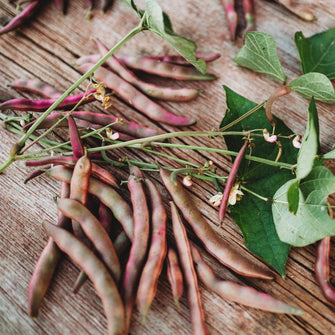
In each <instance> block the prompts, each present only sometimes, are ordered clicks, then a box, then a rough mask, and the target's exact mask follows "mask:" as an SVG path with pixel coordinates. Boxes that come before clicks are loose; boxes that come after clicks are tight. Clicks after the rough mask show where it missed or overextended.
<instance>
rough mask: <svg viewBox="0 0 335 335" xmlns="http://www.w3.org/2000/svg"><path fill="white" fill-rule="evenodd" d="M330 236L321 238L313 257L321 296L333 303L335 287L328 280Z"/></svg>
mask: <svg viewBox="0 0 335 335" xmlns="http://www.w3.org/2000/svg"><path fill="white" fill-rule="evenodd" d="M330 247H331V236H327V237H325V238H323V239H322V240H321V241H320V242H319V244H318V247H317V252H316V259H315V276H316V280H317V281H318V283H319V285H320V288H321V291H322V294H323V296H324V297H325V298H326V299H327V300H328V301H329V302H331V303H332V304H335V288H334V287H333V285H332V284H331V283H330V281H329V273H330V265H329V256H330Z"/></svg>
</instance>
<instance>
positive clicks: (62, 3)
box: [55, 0, 66, 14]
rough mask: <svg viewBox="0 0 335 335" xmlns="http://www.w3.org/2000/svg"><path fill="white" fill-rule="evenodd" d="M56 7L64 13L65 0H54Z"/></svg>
mask: <svg viewBox="0 0 335 335" xmlns="http://www.w3.org/2000/svg"><path fill="white" fill-rule="evenodd" d="M55 3H56V7H57V9H58V10H59V11H60V12H61V13H62V14H65V7H66V5H65V0H55Z"/></svg>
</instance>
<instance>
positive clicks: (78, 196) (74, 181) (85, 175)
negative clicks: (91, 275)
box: [70, 156, 92, 246]
mask: <svg viewBox="0 0 335 335" xmlns="http://www.w3.org/2000/svg"><path fill="white" fill-rule="evenodd" d="M91 170H92V164H91V160H90V159H89V158H88V157H87V156H82V157H81V158H79V159H78V160H77V162H76V164H75V166H74V169H73V174H72V178H71V183H70V198H71V199H74V200H77V201H79V202H80V203H81V204H83V205H84V206H85V205H86V204H87V193H88V191H87V190H88V183H89V179H90V175H91ZM72 228H73V232H74V235H75V236H76V237H77V238H79V239H80V240H81V241H83V242H84V243H85V244H86V245H87V246H91V243H90V241H89V240H88V239H87V237H86V235H85V233H84V232H83V230H82V227H81V225H80V223H78V222H76V220H72Z"/></svg>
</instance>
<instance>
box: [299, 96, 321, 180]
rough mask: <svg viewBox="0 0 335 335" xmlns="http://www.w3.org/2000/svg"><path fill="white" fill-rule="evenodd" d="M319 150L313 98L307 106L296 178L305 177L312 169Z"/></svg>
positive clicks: (317, 123) (316, 116)
mask: <svg viewBox="0 0 335 335" xmlns="http://www.w3.org/2000/svg"><path fill="white" fill-rule="evenodd" d="M318 150H319V119H318V112H317V109H316V105H315V101H314V99H312V100H311V102H310V104H309V108H308V122H307V127H306V132H305V136H304V139H303V141H302V144H301V148H300V150H299V153H298V160H297V170H296V175H297V179H302V178H305V177H307V175H308V174H309V173H310V172H311V171H312V168H313V165H314V160H315V157H316V155H317V153H318Z"/></svg>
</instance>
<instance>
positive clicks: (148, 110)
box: [0, 63, 195, 126]
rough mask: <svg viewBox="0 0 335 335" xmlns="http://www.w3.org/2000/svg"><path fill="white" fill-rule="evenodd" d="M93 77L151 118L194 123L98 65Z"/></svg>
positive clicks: (90, 65) (173, 122)
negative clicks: (169, 110) (170, 110)
mask: <svg viewBox="0 0 335 335" xmlns="http://www.w3.org/2000/svg"><path fill="white" fill-rule="evenodd" d="M92 65H93V64H90V63H88V64H83V65H81V66H80V67H79V68H78V69H79V71H81V72H83V73H85V72H86V71H88V70H89V69H90V68H91V67H92ZM94 77H95V78H96V80H98V81H99V82H103V83H104V84H105V85H106V86H107V87H108V88H110V89H112V90H113V91H115V92H116V94H117V95H118V96H119V97H120V98H121V99H123V100H124V101H126V102H127V103H129V104H130V105H132V106H134V107H135V108H136V109H137V110H139V111H140V112H142V113H143V114H145V115H147V116H148V117H149V118H150V119H152V120H155V121H158V122H162V123H166V124H170V125H174V126H189V125H192V124H194V123H195V120H192V119H187V118H183V117H180V116H176V115H174V114H172V113H170V112H168V111H167V110H165V109H164V108H163V107H161V106H160V105H158V104H157V103H155V102H154V101H152V100H150V99H149V98H148V97H147V96H145V95H144V94H143V93H141V92H140V91H138V90H137V89H136V88H135V87H134V86H132V85H130V84H129V83H128V82H127V81H125V80H123V79H122V78H120V77H119V76H117V75H116V74H114V73H113V72H111V71H109V70H107V69H105V68H102V67H99V68H98V69H97V70H96V71H95V72H94ZM0 107H1V105H0Z"/></svg>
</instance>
